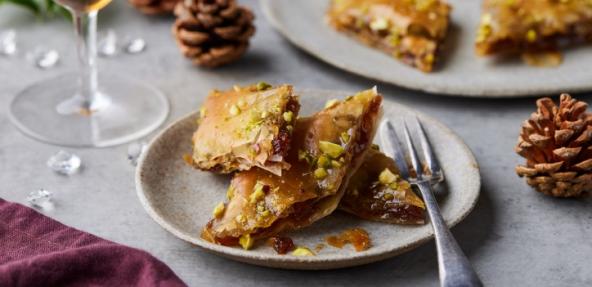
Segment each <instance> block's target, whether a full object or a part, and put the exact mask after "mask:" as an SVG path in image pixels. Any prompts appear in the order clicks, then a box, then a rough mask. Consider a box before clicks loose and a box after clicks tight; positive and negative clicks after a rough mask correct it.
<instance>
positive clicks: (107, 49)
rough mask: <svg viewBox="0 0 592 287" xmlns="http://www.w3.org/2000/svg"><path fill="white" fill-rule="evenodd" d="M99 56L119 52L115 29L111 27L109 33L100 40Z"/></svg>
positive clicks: (108, 55) (113, 54)
mask: <svg viewBox="0 0 592 287" xmlns="http://www.w3.org/2000/svg"><path fill="white" fill-rule="evenodd" d="M98 52H99V56H101V57H113V56H115V54H117V35H116V34H115V31H113V30H112V29H109V30H108V31H107V35H105V38H103V39H102V40H101V41H100V42H99V50H98Z"/></svg>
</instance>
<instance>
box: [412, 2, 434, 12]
mask: <svg viewBox="0 0 592 287" xmlns="http://www.w3.org/2000/svg"><path fill="white" fill-rule="evenodd" d="M434 3H435V1H434V0H416V1H415V9H417V11H426V10H427V9H429V8H430V6H432V5H433V4H434Z"/></svg>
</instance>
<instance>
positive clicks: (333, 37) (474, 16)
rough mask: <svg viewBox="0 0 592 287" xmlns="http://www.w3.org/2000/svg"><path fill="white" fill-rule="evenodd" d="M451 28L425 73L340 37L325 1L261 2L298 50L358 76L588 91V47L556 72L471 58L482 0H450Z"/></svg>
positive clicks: (408, 84)
mask: <svg viewBox="0 0 592 287" xmlns="http://www.w3.org/2000/svg"><path fill="white" fill-rule="evenodd" d="M448 2H449V3H450V4H451V5H452V7H453V9H452V15H451V19H452V25H451V29H450V31H449V35H448V38H447V39H446V43H445V46H444V47H443V51H442V52H443V53H442V54H441V57H440V59H441V60H442V61H441V63H440V66H439V67H438V68H437V69H436V71H434V72H433V73H430V74H426V73H423V72H420V71H418V70H416V69H414V68H411V67H409V66H407V65H405V64H402V63H400V62H399V61H398V60H396V59H393V58H391V57H389V56H388V55H386V54H384V53H382V52H380V51H377V50H374V49H372V48H369V47H367V46H364V45H363V44H360V43H358V42H357V41H356V40H353V39H351V38H349V37H347V36H345V35H342V34H340V33H338V32H336V31H335V30H333V29H332V28H331V27H329V26H328V25H327V24H326V23H325V15H324V14H325V11H326V10H327V7H328V5H329V0H297V1H295V0H261V3H262V6H263V11H264V13H265V15H266V16H267V18H268V19H269V21H270V22H271V24H272V25H273V26H274V27H275V28H276V29H277V30H278V31H280V32H281V33H282V34H283V35H284V36H286V38H287V39H288V40H290V41H291V42H292V43H293V44H295V45H296V46H298V47H300V48H302V49H303V50H305V51H307V52H309V53H310V54H312V55H314V56H316V57H318V58H319V59H321V60H323V61H325V62H327V63H329V64H332V65H334V66H336V67H339V68H341V69H343V70H346V71H349V72H351V73H354V74H358V75H360V76H364V77H367V78H371V79H375V80H379V81H383V82H386V83H391V84H395V85H398V86H401V87H405V88H409V89H414V90H421V91H425V92H429V93H435V94H442V95H457V96H471V97H520V96H534V95H541V94H544V95H554V94H558V93H562V92H566V93H575V92H584V91H590V90H592V76H591V75H590V72H589V70H590V68H589V67H590V65H591V64H592V53H591V52H590V46H589V45H586V46H580V47H576V48H571V49H569V50H567V51H565V52H564V62H563V64H561V65H560V66H559V67H556V68H536V67H531V66H528V65H526V64H524V63H522V61H521V60H520V57H515V58H512V59H499V58H497V59H496V58H481V57H478V56H477V55H475V52H474V39H475V31H476V29H477V25H478V23H479V18H480V12H481V8H480V6H481V1H477V0H449V1H448Z"/></svg>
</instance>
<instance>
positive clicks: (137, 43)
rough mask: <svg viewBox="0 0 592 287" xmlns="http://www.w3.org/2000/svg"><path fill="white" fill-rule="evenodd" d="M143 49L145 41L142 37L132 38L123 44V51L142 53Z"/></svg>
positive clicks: (144, 48)
mask: <svg viewBox="0 0 592 287" xmlns="http://www.w3.org/2000/svg"><path fill="white" fill-rule="evenodd" d="M144 50H146V41H144V39H142V38H135V39H132V40H130V41H129V42H128V43H127V45H126V46H125V51H126V52H128V53H130V54H138V53H142V52H144Z"/></svg>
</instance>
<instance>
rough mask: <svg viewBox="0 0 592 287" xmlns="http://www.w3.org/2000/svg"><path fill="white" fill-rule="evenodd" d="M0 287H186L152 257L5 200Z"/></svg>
mask: <svg viewBox="0 0 592 287" xmlns="http://www.w3.org/2000/svg"><path fill="white" fill-rule="evenodd" d="M0 286H186V285H185V284H184V283H183V281H181V280H180V279H179V278H178V277H177V276H176V275H175V273H174V272H173V271H172V270H171V269H170V268H168V267H167V266H166V265H165V264H164V263H162V262H161V261H159V260H158V259H156V258H154V257H153V256H151V255H150V254H148V253H147V252H144V251H141V250H138V249H134V248H131V247H126V246H123V245H120V244H116V243H114V242H110V241H107V240H104V239H101V238H99V237H96V236H94V235H91V234H88V233H85V232H82V231H79V230H76V229H73V228H71V227H68V226H65V225H63V224H61V223H59V222H57V221H55V220H53V219H50V218H48V217H46V216H44V215H42V214H40V213H38V212H37V211H35V210H33V209H31V208H28V207H25V206H23V205H20V204H16V203H10V202H7V201H5V200H3V199H1V198H0Z"/></svg>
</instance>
